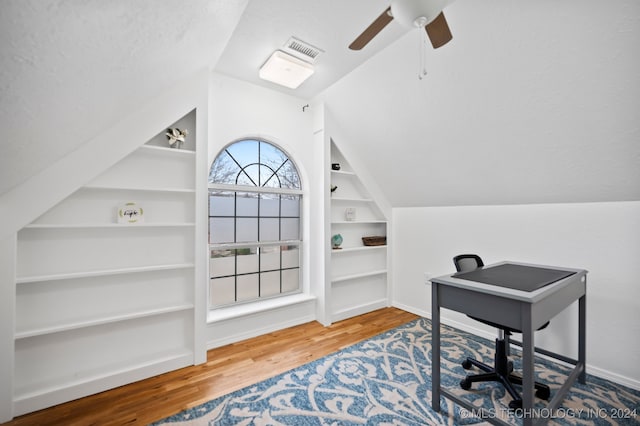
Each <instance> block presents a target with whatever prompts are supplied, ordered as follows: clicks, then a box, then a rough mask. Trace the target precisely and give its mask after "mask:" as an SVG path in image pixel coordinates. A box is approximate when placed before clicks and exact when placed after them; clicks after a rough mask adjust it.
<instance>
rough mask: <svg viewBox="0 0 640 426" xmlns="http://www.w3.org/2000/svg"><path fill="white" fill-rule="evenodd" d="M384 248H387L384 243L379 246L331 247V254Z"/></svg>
mask: <svg viewBox="0 0 640 426" xmlns="http://www.w3.org/2000/svg"><path fill="white" fill-rule="evenodd" d="M386 248H387V246H386V244H385V245H380V246H360V247H343V248H340V249H331V253H332V254H341V253H353V252H359V251H369V250H382V249H386Z"/></svg>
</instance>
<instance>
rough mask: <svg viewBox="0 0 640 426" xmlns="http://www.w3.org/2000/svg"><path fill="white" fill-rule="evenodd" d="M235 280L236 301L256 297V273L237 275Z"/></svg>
mask: <svg viewBox="0 0 640 426" xmlns="http://www.w3.org/2000/svg"><path fill="white" fill-rule="evenodd" d="M237 280H238V284H237V285H238V302H243V301H244V302H246V301H248V300H254V299H257V298H258V296H259V293H258V274H251V275H238V277H237Z"/></svg>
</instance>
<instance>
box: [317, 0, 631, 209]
mask: <svg viewBox="0 0 640 426" xmlns="http://www.w3.org/2000/svg"><path fill="white" fill-rule="evenodd" d="M446 11H447V18H448V20H449V25H450V27H451V29H452V32H453V34H454V38H453V40H452V42H450V43H449V44H448V45H446V46H444V47H442V48H440V49H438V50H432V49H429V51H428V55H427V58H426V62H427V69H428V75H427V76H426V77H425V78H423V79H422V80H420V79H419V78H418V72H419V69H420V66H419V65H420V63H419V51H418V39H417V37H418V36H417V33H415V34H411V33H409V34H407V35H405V36H404V37H402V38H401V39H400V40H398V41H397V42H395V43H394V44H392V45H390V46H388V47H387V48H386V49H385V50H384V51H382V52H381V53H379V54H378V55H376V56H375V57H373V58H372V59H370V60H369V61H368V62H367V63H366V64H364V65H363V66H361V67H360V68H358V69H357V70H356V71H354V72H353V73H351V74H350V75H348V76H347V77H346V78H344V79H342V80H341V81H339V82H338V83H337V84H335V85H334V86H332V87H331V88H330V89H329V90H328V91H327V92H326V93H324V94H323V96H322V98H323V99H324V100H325V102H326V104H327V106H328V107H329V108H330V110H331V111H332V113H333V115H334V116H335V117H338V118H339V120H340V122H341V125H342V126H343V128H344V129H345V130H346V131H348V132H349V134H350V135H351V137H350V141H349V143H351V144H352V145H353V146H352V151H354V152H358V154H359V155H360V156H361V158H360V160H361V161H362V163H364V164H366V165H367V168H368V169H369V170H370V171H372V173H374V175H375V176H376V178H377V180H378V184H379V186H380V187H381V188H382V190H383V191H384V192H385V194H386V195H387V196H388V197H389V200H390V202H391V204H392V205H393V206H442V205H484V204H527V203H557V202H592V201H625V200H640V78H639V75H640V74H639V72H638V70H639V69H640V2H637V1H635V0H614V1H608V2H602V1H597V0H559V1H551V0H545V1H518V2H514V1H511V0H483V1H473V0H458V1H456V2H455V3H453V4H452V5H450V6H449V7H448V8H447V9H446Z"/></svg>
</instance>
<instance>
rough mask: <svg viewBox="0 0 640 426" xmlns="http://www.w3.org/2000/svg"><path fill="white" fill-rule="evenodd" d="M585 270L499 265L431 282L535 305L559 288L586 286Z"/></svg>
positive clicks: (515, 263)
mask: <svg viewBox="0 0 640 426" xmlns="http://www.w3.org/2000/svg"><path fill="white" fill-rule="evenodd" d="M586 274H587V271H586V270H584V269H574V268H561V267H556V266H544V265H532V264H526V263H517V262H500V263H496V264H493V265H488V266H485V267H484V268H480V269H476V270H474V271H470V272H458V273H454V274H449V275H444V276H441V277H437V278H433V279H431V282H433V283H437V284H444V285H447V286H452V287H458V288H463V289H467V290H473V291H478V292H481V293H488V294H493V295H496V296H501V297H508V298H511V299H515V300H521V301H526V302H535V301H537V300H539V299H541V298H544V297H546V296H548V295H549V294H551V293H553V292H554V291H555V290H557V289H558V288H560V287H563V286H565V285H571V284H572V283H574V282H584V277H585V276H586Z"/></svg>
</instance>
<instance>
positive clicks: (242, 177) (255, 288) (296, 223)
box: [209, 139, 302, 308]
mask: <svg viewBox="0 0 640 426" xmlns="http://www.w3.org/2000/svg"><path fill="white" fill-rule="evenodd" d="M301 205H302V187H301V183H300V175H299V174H298V170H297V169H296V166H295V164H294V163H293V162H292V161H291V159H290V158H289V157H288V155H287V154H285V153H284V152H283V151H282V150H281V149H279V148H278V147H276V146H275V145H273V144H271V143H269V142H266V141H263V140H258V139H245V140H241V141H238V142H234V143H232V144H231V145H229V146H227V147H226V148H225V149H224V150H223V151H222V152H221V153H220V154H219V155H218V156H217V157H216V159H215V160H214V161H213V164H212V165H211V169H210V171H209V248H210V261H209V262H210V263H209V272H210V284H209V306H210V308H216V307H221V306H228V305H232V304H236V303H242V302H250V301H255V300H258V299H263V298H271V297H276V296H280V295H285V294H291V293H295V292H299V291H300V282H301V280H300V244H301V220H300V219H301V215H300V213H301Z"/></svg>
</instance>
